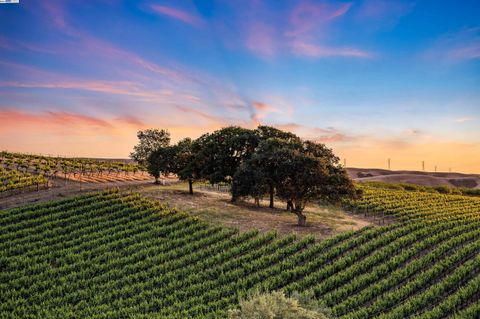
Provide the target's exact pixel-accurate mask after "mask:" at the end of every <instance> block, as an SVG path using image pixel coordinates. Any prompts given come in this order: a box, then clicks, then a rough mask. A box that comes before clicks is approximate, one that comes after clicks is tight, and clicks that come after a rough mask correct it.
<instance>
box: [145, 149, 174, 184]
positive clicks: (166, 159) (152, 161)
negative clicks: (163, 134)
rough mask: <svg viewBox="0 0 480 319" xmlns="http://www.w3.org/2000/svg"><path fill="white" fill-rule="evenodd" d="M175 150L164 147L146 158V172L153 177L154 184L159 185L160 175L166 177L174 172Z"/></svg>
mask: <svg viewBox="0 0 480 319" xmlns="http://www.w3.org/2000/svg"><path fill="white" fill-rule="evenodd" d="M175 154H176V148H175V147H173V146H165V147H161V148H158V149H156V150H154V151H152V152H151V153H150V155H149V156H148V158H147V171H148V173H150V175H152V176H153V177H155V183H159V178H160V174H163V175H165V176H168V175H169V174H170V173H172V172H174V171H175V166H176V157H175Z"/></svg>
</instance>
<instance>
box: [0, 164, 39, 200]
mask: <svg viewBox="0 0 480 319" xmlns="http://www.w3.org/2000/svg"><path fill="white" fill-rule="evenodd" d="M41 187H43V188H47V187H48V178H46V177H45V176H43V175H33V174H30V173H28V172H20V171H17V170H7V169H5V168H3V167H1V166H0V194H3V193H6V192H12V191H15V190H18V189H22V190H25V189H32V190H38V189H39V188H41Z"/></svg>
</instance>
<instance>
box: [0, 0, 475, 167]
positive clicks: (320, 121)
mask: <svg viewBox="0 0 480 319" xmlns="http://www.w3.org/2000/svg"><path fill="white" fill-rule="evenodd" d="M260 124H262V125H271V126H275V127H277V128H280V129H285V130H289V131H292V132H294V133H297V134H298V135H299V136H301V137H303V138H305V139H311V140H315V141H318V142H322V143H325V144H326V145H327V146H328V147H330V148H332V149H333V150H334V152H335V153H336V154H337V155H338V156H339V157H340V158H342V162H343V161H344V160H345V161H346V164H347V166H351V167H378V168H386V167H387V160H388V158H390V159H391V168H392V169H417V170H420V169H421V168H422V164H421V163H422V161H425V163H426V170H429V171H434V169H435V166H436V167H437V170H438V171H448V170H450V169H451V170H452V171H459V172H467V173H480V2H479V1H477V0H473V1H469V0H462V1H461V2H459V1H448V0H442V1H429V0H418V1H401V0H391V1H388V0H363V1H330V0H326V1H313V0H311V1H305V0H299V1H293V0H291V1H281V0H274V1H259V0H231V1H227V0H219V1H209V0H202V1H189V0H179V1H155V0H145V1H144V0H136V1H122V0H98V1H93V0H88V1H87V0H85V1H80V0H63V1H56V0H48V1H46V0H20V4H0V149H2V150H9V151H18V152H28V153H41V154H51V155H65V156H88V157H110V158H112V157H113V158H126V157H128V155H129V153H130V151H131V150H132V148H133V145H135V144H136V142H137V138H136V132H137V131H138V130H143V129H146V128H165V129H168V130H169V131H170V133H171V135H172V139H173V141H176V140H178V139H180V138H183V137H187V136H189V137H192V138H196V137H198V136H200V135H201V134H203V133H206V132H211V131H213V130H216V129H219V128H221V127H225V126H228V125H239V126H243V127H248V128H254V127H256V126H257V125H260Z"/></svg>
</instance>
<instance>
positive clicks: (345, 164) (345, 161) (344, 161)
mask: <svg viewBox="0 0 480 319" xmlns="http://www.w3.org/2000/svg"><path fill="white" fill-rule="evenodd" d="M343 167H347V159H346V158H344V159H343Z"/></svg>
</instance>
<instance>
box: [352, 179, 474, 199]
mask: <svg viewBox="0 0 480 319" xmlns="http://www.w3.org/2000/svg"><path fill="white" fill-rule="evenodd" d="M361 185H368V186H370V187H376V188H383V189H396V190H406V191H411V192H427V193H439V194H451V195H466V196H480V189H472V188H465V187H462V188H457V187H451V186H447V185H439V186H422V185H416V184H410V183H387V182H378V181H368V182H361Z"/></svg>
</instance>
